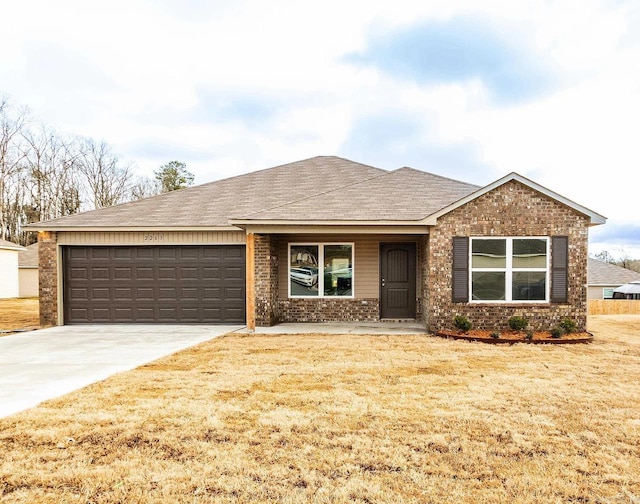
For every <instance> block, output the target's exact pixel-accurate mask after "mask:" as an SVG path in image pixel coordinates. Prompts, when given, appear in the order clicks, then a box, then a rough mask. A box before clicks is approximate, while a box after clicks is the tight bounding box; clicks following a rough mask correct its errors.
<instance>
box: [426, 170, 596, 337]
mask: <svg viewBox="0 0 640 504" xmlns="http://www.w3.org/2000/svg"><path fill="white" fill-rule="evenodd" d="M588 222H589V220H588V217H587V216H585V215H582V214H580V213H577V212H576V211H574V210H572V209H570V208H568V207H565V206H564V205H562V204H560V203H558V202H557V201H555V200H553V199H551V198H548V197H546V196H544V195H543V194H540V193H537V192H536V191H533V190H532V189H530V188H529V187H527V186H525V185H523V184H521V183H519V182H516V181H511V182H508V183H506V184H504V185H502V186H500V187H498V188H496V189H494V190H493V191H490V192H489V193H487V194H484V195H482V196H480V197H478V198H476V199H475V200H473V201H471V202H469V203H467V204H465V205H463V206H461V207H459V208H457V209H455V210H453V211H452V212H450V213H448V214H446V215H444V216H443V217H441V218H439V219H438V224H437V225H436V226H435V227H433V228H432V230H431V234H430V237H429V259H428V261H429V263H428V265H427V269H428V272H429V273H428V280H427V281H426V282H425V287H426V288H427V289H428V294H427V296H423V297H425V299H426V300H427V301H428V304H427V303H426V304H425V306H428V308H427V309H425V310H424V311H425V314H424V315H423V320H425V321H428V327H429V329H430V330H431V331H437V330H438V329H444V328H451V327H452V319H453V317H454V316H455V315H457V314H460V315H465V316H467V317H468V318H469V319H470V320H471V321H472V322H473V324H474V325H475V326H476V327H483V328H488V329H492V328H504V327H507V321H508V319H509V318H510V317H511V316H513V315H520V316H525V317H527V318H529V319H530V326H531V327H532V328H534V329H548V328H550V327H552V326H553V325H555V324H557V323H558V322H559V321H560V320H561V319H562V318H565V317H569V318H571V319H573V320H574V321H576V323H577V324H578V327H579V329H584V328H585V327H586V318H587V296H586V283H587V240H588ZM454 236H568V237H569V286H568V303H563V304H550V303H539V304H538V303H536V304H515V303H509V304H489V303H487V304H471V303H453V302H452V299H451V274H452V271H451V270H452V263H453V256H452V254H453V250H452V238H453V237H454Z"/></svg>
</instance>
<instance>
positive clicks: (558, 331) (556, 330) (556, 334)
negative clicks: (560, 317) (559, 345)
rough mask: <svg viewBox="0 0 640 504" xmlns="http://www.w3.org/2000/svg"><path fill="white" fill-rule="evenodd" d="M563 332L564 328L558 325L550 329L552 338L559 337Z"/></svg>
mask: <svg viewBox="0 0 640 504" xmlns="http://www.w3.org/2000/svg"><path fill="white" fill-rule="evenodd" d="M564 333H565V331H564V329H563V328H562V327H560V326H556V327H554V328H553V329H551V337H552V338H560V337H562V335H563V334H564Z"/></svg>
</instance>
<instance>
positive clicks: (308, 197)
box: [236, 156, 397, 219]
mask: <svg viewBox="0 0 640 504" xmlns="http://www.w3.org/2000/svg"><path fill="white" fill-rule="evenodd" d="M316 157H320V156H316ZM312 159H314V158H312ZM342 159H344V158H342ZM347 161H349V160H348V159H347ZM358 164H362V163H358ZM363 166H368V165H363ZM369 168H375V166H370V167H369ZM378 170H382V168H378ZM396 171H397V170H393V171H386V170H385V171H384V173H381V174H380V175H376V176H374V177H369V178H366V179H364V180H358V181H357V182H352V183H351V184H347V185H343V186H340V187H336V188H334V189H329V190H327V191H323V192H319V193H313V194H310V195H309V196H305V197H303V198H300V199H297V200H292V201H287V202H286V203H282V204H280V205H276V206H273V207H270V208H263V209H262V210H258V211H257V212H253V213H250V214H247V215H244V216H242V217H236V219H248V218H250V217H251V216H254V215H259V214H261V213H265V212H270V211H271V210H275V209H276V208H284V207H286V206H289V205H293V204H295V203H300V202H302V201H306V200H309V199H312V198H316V197H318V196H323V195H326V194H331V193H333V192H336V191H340V190H342V189H345V188H347V187H353V186H356V185H358V184H364V183H366V182H370V181H371V180H374V179H379V178H381V177H386V176H387V175H391V174H393V173H395V172H396Z"/></svg>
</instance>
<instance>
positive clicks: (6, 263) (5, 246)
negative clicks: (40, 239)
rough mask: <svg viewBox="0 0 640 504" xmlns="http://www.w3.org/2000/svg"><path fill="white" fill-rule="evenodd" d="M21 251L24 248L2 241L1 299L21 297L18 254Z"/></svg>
mask: <svg viewBox="0 0 640 504" xmlns="http://www.w3.org/2000/svg"><path fill="white" fill-rule="evenodd" d="M21 250H24V247H22V246H20V245H16V244H15V243H11V242H10V241H7V240H2V239H0V299H5V298H17V297H18V295H19V292H20V291H19V282H18V253H19V252H20V251H21Z"/></svg>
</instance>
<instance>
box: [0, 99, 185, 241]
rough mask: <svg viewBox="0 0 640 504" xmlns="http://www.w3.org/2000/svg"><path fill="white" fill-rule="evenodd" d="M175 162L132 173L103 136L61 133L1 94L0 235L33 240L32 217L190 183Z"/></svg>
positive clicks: (38, 218)
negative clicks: (142, 173) (149, 172)
mask: <svg viewBox="0 0 640 504" xmlns="http://www.w3.org/2000/svg"><path fill="white" fill-rule="evenodd" d="M193 181H194V176H193V174H191V173H189V172H188V171H187V169H186V165H185V164H184V163H181V162H179V161H171V162H169V163H167V164H165V165H163V166H161V167H160V168H159V169H158V170H156V171H154V177H153V178H149V177H139V176H137V177H136V176H135V173H134V165H133V164H132V163H130V162H127V161H124V160H122V159H120V157H119V156H118V155H117V154H116V153H115V152H114V151H113V149H112V147H111V146H110V145H109V144H108V143H106V142H104V141H96V140H94V139H92V138H87V137H82V136H75V135H68V134H63V133H60V132H58V131H56V130H55V129H53V128H51V127H50V126H47V125H45V124H42V123H40V122H38V121H35V120H34V119H33V118H32V117H31V115H30V113H29V111H28V110H27V109H26V108H24V107H17V106H15V105H13V104H12V103H11V102H10V100H9V99H8V98H6V97H0V238H2V239H4V240H8V241H11V242H14V243H17V244H20V245H29V244H30V243H33V242H34V241H35V240H36V237H35V236H34V233H32V232H27V231H25V230H23V226H24V225H25V224H27V223H30V222H38V221H43V220H50V219H55V218H57V217H63V216H65V215H71V214H75V213H78V212H80V211H84V210H91V209H96V208H103V207H107V206H111V205H116V204H119V203H125V202H127V201H133V200H136V199H140V198H145V197H149V196H154V195H156V194H160V193H163V192H167V191H172V190H175V189H181V188H183V187H187V186H190V185H192V184H193Z"/></svg>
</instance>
